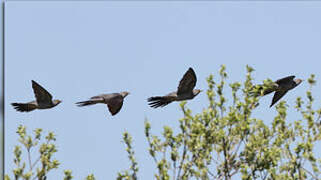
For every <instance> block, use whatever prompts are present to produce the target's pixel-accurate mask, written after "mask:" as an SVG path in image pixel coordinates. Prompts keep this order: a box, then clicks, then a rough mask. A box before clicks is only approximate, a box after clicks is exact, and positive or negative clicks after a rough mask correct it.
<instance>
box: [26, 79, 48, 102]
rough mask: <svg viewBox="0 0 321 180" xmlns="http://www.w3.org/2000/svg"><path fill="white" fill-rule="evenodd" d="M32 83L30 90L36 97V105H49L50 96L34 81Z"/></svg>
mask: <svg viewBox="0 0 321 180" xmlns="http://www.w3.org/2000/svg"><path fill="white" fill-rule="evenodd" d="M31 82H32V89H33V92H34V94H35V96H36V100H37V103H38V104H39V105H40V104H49V103H52V101H51V100H52V95H51V94H50V93H49V92H48V91H47V90H45V89H44V88H43V87H41V86H40V85H39V84H38V83H36V82H35V81H34V80H32V81H31Z"/></svg>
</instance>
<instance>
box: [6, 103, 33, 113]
mask: <svg viewBox="0 0 321 180" xmlns="http://www.w3.org/2000/svg"><path fill="white" fill-rule="evenodd" d="M11 105H12V106H13V107H14V109H15V110H17V111H19V112H30V111H33V110H35V109H36V106H35V105H31V104H28V103H11Z"/></svg>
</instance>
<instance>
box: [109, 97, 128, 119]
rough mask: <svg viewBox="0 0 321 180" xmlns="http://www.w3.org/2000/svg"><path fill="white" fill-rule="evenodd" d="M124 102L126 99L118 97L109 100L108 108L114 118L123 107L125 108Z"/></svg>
mask: <svg viewBox="0 0 321 180" xmlns="http://www.w3.org/2000/svg"><path fill="white" fill-rule="evenodd" d="M123 101H124V98H123V97H121V96H117V97H115V98H112V99H110V100H109V102H108V104H107V106H108V109H109V112H110V113H111V115H113V116H114V115H115V114H117V113H118V112H119V111H120V109H121V107H122V106H123Z"/></svg>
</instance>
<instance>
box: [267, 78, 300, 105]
mask: <svg viewBox="0 0 321 180" xmlns="http://www.w3.org/2000/svg"><path fill="white" fill-rule="evenodd" d="M294 78H295V76H287V77H285V78H282V79H278V80H277V81H275V82H274V86H272V87H271V88H268V89H266V90H264V92H263V95H267V94H270V93H272V92H275V93H274V95H273V99H272V103H271V105H270V107H272V106H273V105H274V104H275V103H276V102H278V101H279V100H280V99H281V98H282V97H283V96H284V95H285V94H286V93H287V92H288V91H289V90H291V89H293V88H295V87H297V86H298V85H299V84H300V83H301V82H302V81H303V80H302V79H294Z"/></svg>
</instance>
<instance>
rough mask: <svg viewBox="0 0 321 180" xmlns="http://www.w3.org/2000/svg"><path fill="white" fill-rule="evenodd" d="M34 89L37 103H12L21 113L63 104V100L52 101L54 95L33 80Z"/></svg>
mask: <svg viewBox="0 0 321 180" xmlns="http://www.w3.org/2000/svg"><path fill="white" fill-rule="evenodd" d="M31 82H32V89H33V92H34V94H35V97H36V101H31V102H28V103H11V105H12V106H13V107H14V108H15V109H16V110H17V111H19V112H30V111H33V110H35V109H50V108H53V107H55V106H57V105H58V104H59V103H61V100H58V99H55V100H52V95H51V94H50V93H49V92H48V91H47V90H46V89H45V88H43V87H42V86H40V85H39V84H38V83H37V82H36V81H34V80H31Z"/></svg>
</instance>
